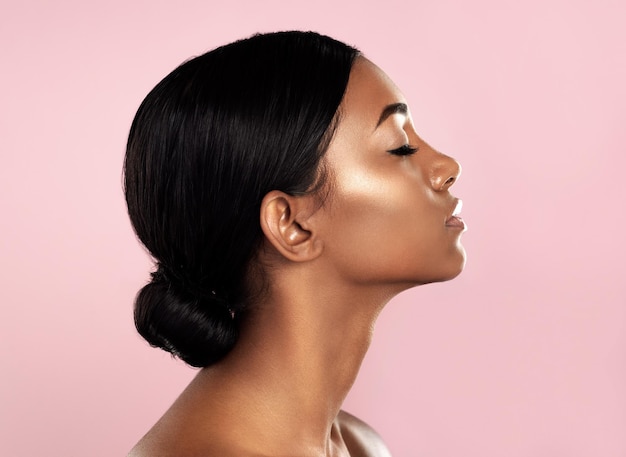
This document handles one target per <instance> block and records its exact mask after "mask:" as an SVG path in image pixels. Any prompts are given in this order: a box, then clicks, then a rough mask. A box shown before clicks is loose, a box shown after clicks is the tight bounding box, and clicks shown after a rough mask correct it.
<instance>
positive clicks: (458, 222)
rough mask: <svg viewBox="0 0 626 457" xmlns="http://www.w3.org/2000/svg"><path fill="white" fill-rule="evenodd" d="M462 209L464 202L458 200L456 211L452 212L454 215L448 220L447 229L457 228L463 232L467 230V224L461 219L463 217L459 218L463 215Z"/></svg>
mask: <svg viewBox="0 0 626 457" xmlns="http://www.w3.org/2000/svg"><path fill="white" fill-rule="evenodd" d="M462 208H463V201H462V200H458V199H457V201H456V206H455V208H454V211H452V215H451V216H450V217H449V218H448V219H447V220H446V227H455V228H459V229H462V230H465V229H466V228H467V227H466V226H465V222H463V219H461V217H460V216H459V214H461V209H462Z"/></svg>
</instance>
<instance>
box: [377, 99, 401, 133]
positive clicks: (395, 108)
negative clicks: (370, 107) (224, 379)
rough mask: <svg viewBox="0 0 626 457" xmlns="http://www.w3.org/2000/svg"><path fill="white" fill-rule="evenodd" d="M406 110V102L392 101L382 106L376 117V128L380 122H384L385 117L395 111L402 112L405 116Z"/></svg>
mask: <svg viewBox="0 0 626 457" xmlns="http://www.w3.org/2000/svg"><path fill="white" fill-rule="evenodd" d="M408 111H409V108H408V107H407V106H406V103H392V104H391V105H387V106H385V108H383V112H382V113H380V117H379V118H378V122H377V123H376V128H378V126H380V124H382V123H383V122H385V119H387V118H388V117H389V116H391V115H393V114H397V113H400V114H404V115H405V116H406V115H407V113H408ZM374 130H376V129H374Z"/></svg>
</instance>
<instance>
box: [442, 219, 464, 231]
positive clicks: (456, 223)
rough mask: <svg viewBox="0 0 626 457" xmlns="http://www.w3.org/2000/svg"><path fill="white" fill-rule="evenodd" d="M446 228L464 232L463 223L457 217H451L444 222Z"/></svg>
mask: <svg viewBox="0 0 626 457" xmlns="http://www.w3.org/2000/svg"><path fill="white" fill-rule="evenodd" d="M446 227H451V228H457V229H461V230H465V229H466V228H467V227H465V222H463V219H461V218H460V217H458V216H452V217H451V218H450V219H448V220H447V221H446Z"/></svg>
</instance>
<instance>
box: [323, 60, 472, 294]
mask: <svg viewBox="0 0 626 457" xmlns="http://www.w3.org/2000/svg"><path fill="white" fill-rule="evenodd" d="M324 161H325V163H324V164H325V166H326V167H327V169H328V170H329V171H330V180H331V181H332V190H331V192H330V197H329V199H328V200H327V201H326V202H325V204H324V206H323V207H322V208H321V209H320V211H319V213H318V214H317V215H316V216H315V217H318V218H321V219H323V220H322V221H321V224H319V225H318V227H320V229H321V231H322V233H321V234H322V238H323V239H324V250H325V252H326V255H327V256H331V257H332V262H333V265H334V266H335V268H336V274H337V275H340V276H341V277H342V278H344V279H346V280H348V281H353V282H355V283H363V284H366V283H367V284H376V283H385V284H397V285H398V288H399V289H400V290H401V289H405V288H407V287H412V286H415V285H418V284H425V283H430V282H437V281H445V280H448V279H451V278H454V277H455V276H457V275H458V274H459V273H460V272H461V270H462V269H463V266H464V264H465V251H464V249H463V246H462V245H461V242H460V238H461V234H462V232H464V230H465V225H464V223H463V221H462V220H461V219H460V218H459V217H456V216H457V214H458V211H459V210H460V201H459V200H458V199H457V198H455V197H453V196H452V194H451V193H450V186H452V184H453V183H454V182H455V181H456V180H457V179H458V177H459V174H460V171H461V168H460V165H459V164H458V163H457V162H456V161H455V160H454V159H452V158H450V157H448V156H446V155H443V154H441V153H439V152H437V151H436V150H434V149H433V148H432V147H430V146H429V145H428V144H427V143H426V142H425V141H423V140H422V139H421V138H420V137H419V136H418V134H417V133H416V130H415V127H414V125H413V122H412V119H411V114H410V111H409V109H408V107H407V104H406V100H405V98H404V97H403V95H402V93H401V92H400V90H399V89H398V88H397V87H396V86H395V85H394V83H393V82H392V81H391V80H390V79H389V77H388V76H387V75H386V74H385V73H384V72H383V71H382V70H381V69H379V68H378V67H377V66H376V65H374V64H373V63H372V62H370V61H369V60H367V59H365V58H364V57H358V58H357V59H356V61H355V63H354V66H353V68H352V71H351V73H350V79H349V82H348V86H347V89H346V93H345V96H344V99H343V101H342V103H341V106H340V120H339V124H338V126H337V129H336V131H335V135H334V137H333V139H332V141H331V143H330V146H329V148H328V150H327V153H326V155H325V158H324Z"/></svg>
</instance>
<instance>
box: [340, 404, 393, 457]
mask: <svg viewBox="0 0 626 457" xmlns="http://www.w3.org/2000/svg"><path fill="white" fill-rule="evenodd" d="M337 423H338V425H339V429H340V430H341V436H342V438H343V440H344V442H345V443H346V446H347V447H348V450H349V451H350V455H351V456H352V457H391V453H390V452H389V449H388V448H387V446H386V445H385V443H384V442H383V439H382V438H381V437H380V435H379V434H378V433H376V431H375V430H374V429H373V428H372V427H370V426H369V425H367V424H366V423H365V422H363V421H362V420H361V419H359V418H357V417H355V416H353V415H352V414H349V413H347V412H345V411H340V412H339V414H338V415H337Z"/></svg>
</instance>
